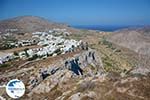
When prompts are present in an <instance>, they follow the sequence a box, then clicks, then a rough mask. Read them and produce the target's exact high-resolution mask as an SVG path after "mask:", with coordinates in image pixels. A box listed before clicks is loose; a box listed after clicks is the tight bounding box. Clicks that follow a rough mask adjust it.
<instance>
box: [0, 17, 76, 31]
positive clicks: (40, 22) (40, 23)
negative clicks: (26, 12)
mask: <svg viewBox="0 0 150 100" xmlns="http://www.w3.org/2000/svg"><path fill="white" fill-rule="evenodd" d="M53 28H67V29H68V28H69V27H68V25H66V24H61V23H55V22H51V21H48V20H46V19H44V18H41V17H35V16H20V17H16V18H11V19H7V20H2V21H0V32H1V33H6V32H9V31H13V32H14V33H26V32H29V33H30V32H35V31H48V30H50V29H53ZM69 29H70V30H75V29H72V28H69Z"/></svg>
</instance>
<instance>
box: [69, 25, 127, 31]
mask: <svg viewBox="0 0 150 100" xmlns="http://www.w3.org/2000/svg"><path fill="white" fill-rule="evenodd" d="M72 27H74V28H78V29H88V30H98V31H107V32H113V31H117V30H120V29H124V28H128V27H130V26H117V25H116V26H115V25H114V26H112V25H73V26H72Z"/></svg>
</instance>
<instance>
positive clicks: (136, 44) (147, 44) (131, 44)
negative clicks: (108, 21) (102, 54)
mask: <svg viewBox="0 0 150 100" xmlns="http://www.w3.org/2000/svg"><path fill="white" fill-rule="evenodd" d="M109 41H111V42H113V43H115V44H117V45H120V46H123V47H126V48H129V49H131V50H133V51H135V52H137V53H139V54H142V55H149V56H150V27H149V26H146V27H142V28H129V29H123V30H119V31H117V32H114V33H113V34H112V35H111V36H110V38H109Z"/></svg>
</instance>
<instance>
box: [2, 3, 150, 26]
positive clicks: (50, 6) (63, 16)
mask: <svg viewBox="0 0 150 100" xmlns="http://www.w3.org/2000/svg"><path fill="white" fill-rule="evenodd" d="M26 15H32V16H40V17H44V18H46V19H49V20H51V21H55V22H61V23H67V24H70V25H150V0H0V20H3V19H7V18H12V17H17V16H26Z"/></svg>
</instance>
